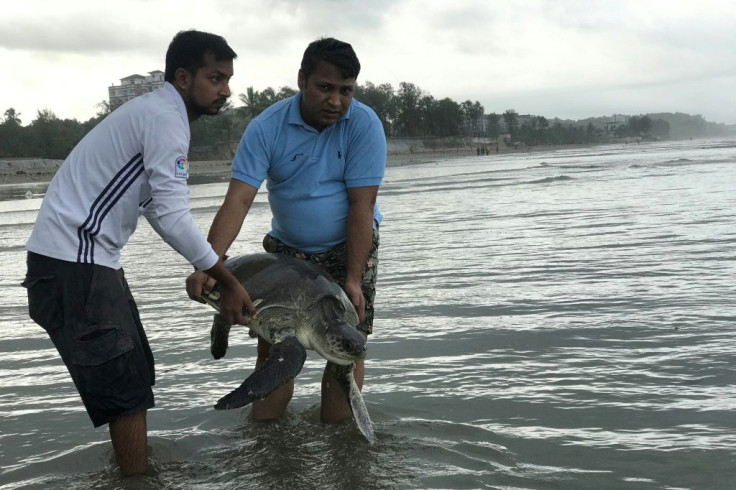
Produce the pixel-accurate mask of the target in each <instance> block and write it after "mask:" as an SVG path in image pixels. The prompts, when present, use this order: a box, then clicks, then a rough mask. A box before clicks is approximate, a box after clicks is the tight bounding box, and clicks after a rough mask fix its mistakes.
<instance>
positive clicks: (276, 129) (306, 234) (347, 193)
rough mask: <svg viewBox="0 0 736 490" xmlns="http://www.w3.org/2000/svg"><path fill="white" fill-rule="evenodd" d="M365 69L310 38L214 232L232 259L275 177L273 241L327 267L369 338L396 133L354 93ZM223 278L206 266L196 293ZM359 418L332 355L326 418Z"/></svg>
mask: <svg viewBox="0 0 736 490" xmlns="http://www.w3.org/2000/svg"><path fill="white" fill-rule="evenodd" d="M359 72H360V63H359V61H358V58H357V56H356V54H355V52H354V51H353V48H352V47H351V46H350V44H347V43H345V42H342V41H338V40H336V39H332V38H323V39H318V40H316V41H314V42H312V43H311V44H309V46H308V47H307V49H306V50H305V51H304V56H303V58H302V62H301V68H300V70H299V72H298V75H297V81H298V86H299V92H298V93H297V94H296V95H294V96H293V97H291V98H288V99H286V100H282V101H280V102H277V103H275V104H274V105H272V106H271V107H269V108H268V109H266V110H265V111H264V112H263V113H262V114H260V115H259V116H258V117H256V118H255V119H254V120H253V121H251V123H250V124H249V125H248V127H247V128H246V130H245V133H244V134H243V138H242V139H241V141H240V144H239V146H238V150H237V152H236V154H235V158H234V160H233V164H232V177H231V179H230V185H229V188H228V191H227V194H226V196H225V200H224V202H223V204H222V206H221V207H220V209H219V211H218V212H217V214H216V216H215V218H214V220H213V222H212V226H211V228H210V232H209V235H208V239H209V241H210V243H212V246H213V248H214V249H215V251H216V252H217V253H218V254H219V255H220V257H223V256H224V255H225V253H226V252H227V250H228V248H229V247H230V245H231V244H232V243H233V241H234V240H235V238H236V237H237V236H238V233H239V232H240V229H241V227H242V225H243V220H244V219H245V217H246V215H247V214H248V211H249V209H250V207H251V204H252V203H253V199H254V198H255V196H256V193H257V192H258V189H259V187H260V186H261V183H262V182H263V181H264V180H266V182H267V183H266V187H267V189H268V201H269V204H270V206H271V213H272V220H271V231H270V232H269V233H268V234H267V235H266V236H265V238H264V239H263V247H264V249H265V250H266V251H267V252H272V253H282V254H288V255H292V256H295V257H299V258H302V259H305V260H310V261H312V262H314V263H316V264H318V265H319V266H321V267H322V268H323V269H325V270H326V271H327V272H328V273H329V274H330V275H332V276H333V277H334V278H335V279H336V280H337V281H338V282H339V283H340V285H341V286H342V287H343V289H344V290H345V292H346V293H347V295H348V297H349V298H350V300H351V301H352V303H353V305H355V309H356V310H357V312H358V316H359V319H360V325H359V326H358V328H359V329H360V330H361V331H362V332H363V333H364V334H365V335H366V336H367V335H369V334H370V333H371V332H372V328H373V299H374V295H375V282H376V271H377V266H378V244H379V235H378V229H379V224H380V223H381V220H382V214H381V213H380V211H379V210H378V206H377V205H376V196H377V193H378V187H379V185H380V184H381V181H382V179H383V175H384V171H385V166H386V138H385V136H384V131H383V127H382V125H381V121H380V120H379V119H378V117H377V116H376V114H375V112H374V111H373V110H372V109H371V108H370V107H368V106H366V105H364V104H361V103H360V102H358V101H357V100H355V99H353V90H354V89H355V83H356V78H357V77H358V73H359ZM213 285H214V281H213V280H211V279H210V278H208V277H207V275H206V274H205V273H204V272H195V273H193V274H192V275H191V276H189V278H188V279H187V292H188V294H189V296H190V297H191V298H192V299H195V300H201V298H200V296H201V293H202V291H203V288H204V289H205V290H209V289H210V288H211V287H212V286H213ZM269 352H270V344H268V342H266V341H265V340H264V339H262V338H259V339H258V358H257V360H256V369H257V368H259V367H260V366H261V365H262V364H263V363H264V362H265V360H266V359H267V358H268V354H269ZM355 364H356V365H355V373H354V374H355V379H356V382H357V383H358V385H359V386H361V387H362V384H363V377H364V364H363V361H358V362H356V363H355ZM293 391H294V383H293V381H292V382H290V383H288V384H287V385H284V386H282V387H281V388H279V389H278V390H276V391H275V392H273V393H272V394H271V395H269V396H268V397H267V398H266V399H264V400H260V401H256V402H254V403H253V409H252V415H253V419H254V420H276V419H280V418H281V417H282V416H283V414H284V412H285V410H286V406H287V404H288V403H289V400H290V399H291V397H292V394H293ZM350 417H351V411H350V407H349V405H348V404H347V402H346V400H345V396H344V395H343V394H342V392H341V390H340V388H339V386H338V383H337V382H336V381H335V378H334V377H333V374H332V372H331V371H330V363H328V365H327V366H326V367H325V371H324V375H323V378H322V404H321V418H322V420H323V421H324V422H337V421H341V420H345V419H348V418H350Z"/></svg>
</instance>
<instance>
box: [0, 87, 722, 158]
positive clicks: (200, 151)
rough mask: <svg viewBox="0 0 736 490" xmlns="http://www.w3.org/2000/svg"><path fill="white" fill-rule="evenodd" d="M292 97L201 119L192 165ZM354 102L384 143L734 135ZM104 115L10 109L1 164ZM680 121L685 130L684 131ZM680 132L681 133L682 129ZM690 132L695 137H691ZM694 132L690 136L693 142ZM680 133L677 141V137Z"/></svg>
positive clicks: (660, 119) (638, 119) (252, 99)
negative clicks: (365, 110)
mask: <svg viewBox="0 0 736 490" xmlns="http://www.w3.org/2000/svg"><path fill="white" fill-rule="evenodd" d="M295 93H296V90H294V89H292V88H290V87H287V86H284V87H281V88H279V89H273V88H271V87H268V88H266V89H265V90H262V91H258V90H255V89H254V88H253V87H248V88H247V90H246V92H245V93H242V94H240V95H239V96H238V99H239V100H240V102H241V103H242V106H240V107H234V106H233V105H232V104H228V105H227V106H226V107H225V109H224V111H223V113H222V114H220V115H218V116H204V117H201V118H200V119H198V120H197V121H195V122H194V123H193V124H192V126H191V132H192V142H191V147H190V149H191V153H192V155H191V156H192V157H193V158H197V157H202V158H206V157H213V156H216V157H229V156H231V155H233V154H234V151H235V146H236V145H237V142H238V140H239V139H240V136H241V135H242V133H243V131H244V130H245V127H246V126H247V124H248V122H250V121H251V120H252V119H253V118H254V117H256V116H257V115H258V114H260V113H261V112H263V111H264V110H265V109H266V108H267V107H268V106H270V105H271V104H273V103H274V102H277V101H279V100H282V99H285V98H287V97H291V96H292V95H294V94H295ZM354 96H355V98H356V99H358V100H360V101H361V102H363V103H365V104H367V105H369V106H370V107H372V108H373V110H375V112H376V114H377V115H378V118H379V119H380V120H381V123H382V124H383V129H384V132H385V134H386V136H387V137H389V138H391V137H405V138H453V137H458V138H482V139H485V140H487V141H498V140H499V138H501V139H503V140H504V141H507V142H509V143H514V144H517V143H522V144H526V145H542V144H544V145H556V144H591V143H601V142H606V141H613V140H615V139H616V138H636V139H666V138H668V137H670V136H671V135H670V132H671V129H672V125H673V124H674V125H675V129H677V131H676V132H677V133H678V134H677V137H686V133H687V132H688V131H689V132H690V133H691V134H690V136H691V137H692V136H696V137H699V136H706V135H709V134H710V135H720V134H725V133H728V132H731V133H733V129H734V128H733V127H732V126H725V125H714V123H708V122H707V121H705V120H704V119H702V116H699V115H698V116H690V115H687V114H675V115H673V114H666V113H665V114H659V115H657V116H656V117H649V116H648V115H641V116H622V117H621V121H620V122H619V123H616V124H611V121H610V120H608V119H606V118H591V119H589V120H582V121H563V120H561V119H557V118H555V119H552V120H549V119H547V118H545V117H544V116H533V115H520V114H518V113H517V112H516V111H515V110H513V109H508V110H506V111H505V112H503V113H502V114H496V113H490V114H486V113H485V108H484V107H483V105H481V104H480V102H478V101H475V102H472V101H470V100H466V101H464V102H456V101H454V100H452V99H450V98H448V97H445V98H442V99H437V98H435V97H434V96H432V95H431V94H429V93H427V92H425V91H424V90H422V89H421V88H419V87H418V86H417V85H415V84H413V83H408V82H401V83H400V84H399V86H398V89H394V87H393V86H392V85H391V84H388V83H383V84H380V85H376V84H373V83H372V82H365V84H360V85H357V86H356V87H355V93H354ZM109 112H110V108H109V105H108V104H107V102H106V101H102V102H100V103H99V104H98V112H97V114H96V115H95V116H94V117H92V118H91V119H89V120H88V121H85V122H79V121H77V120H76V119H59V118H58V117H56V115H55V114H54V113H53V112H52V111H50V110H48V109H43V110H41V111H38V113H37V114H36V117H35V119H33V120H32V121H31V123H30V124H28V125H26V126H23V124H22V120H21V114H19V113H17V112H16V111H15V109H13V108H12V107H11V108H9V109H7V110H6V111H5V113H4V115H3V117H2V120H0V158H10V157H38V158H52V159H63V158H66V156H67V155H68V154H69V152H70V151H71V149H72V148H73V147H74V146H75V145H76V144H77V142H79V140H80V139H81V138H82V137H83V136H84V135H85V134H86V133H87V132H88V131H89V130H91V129H92V128H93V127H94V126H95V125H96V124H97V123H99V122H100V121H101V120H102V119H103V118H104V117H105V116H106V115H107V114H108V113H109ZM683 121H684V123H683ZM683 128H685V129H683ZM693 128H695V129H693ZM693 132H695V134H693ZM680 133H683V134H680Z"/></svg>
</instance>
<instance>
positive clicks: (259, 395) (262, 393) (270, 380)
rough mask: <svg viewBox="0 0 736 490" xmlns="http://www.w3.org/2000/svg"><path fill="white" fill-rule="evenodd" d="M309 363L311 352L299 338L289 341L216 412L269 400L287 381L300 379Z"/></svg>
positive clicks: (222, 400) (221, 402) (219, 403)
mask: <svg viewBox="0 0 736 490" xmlns="http://www.w3.org/2000/svg"><path fill="white" fill-rule="evenodd" d="M306 360H307V351H306V349H305V348H304V346H302V344H301V343H300V342H299V341H298V340H297V339H296V337H287V338H285V339H284V340H283V341H281V342H278V343H276V344H273V345H272V346H271V353H270V354H269V356H268V359H267V360H266V362H265V363H264V364H263V366H261V367H260V368H258V370H256V371H255V372H254V373H253V374H251V375H250V376H248V377H247V378H246V379H245V381H243V383H242V384H241V385H240V386H238V387H237V388H235V389H234V390H233V391H232V392H230V393H228V394H227V395H225V396H223V397H222V398H220V399H219V400H218V401H217V404H216V405H215V409H216V410H230V409H232V408H240V407H244V406H246V405H248V404H249V403H251V402H254V401H256V400H261V399H263V398H266V397H267V396H268V395H270V394H271V393H272V392H274V391H275V390H276V389H277V388H280V387H281V386H283V385H284V384H285V383H286V382H287V381H289V380H290V379H293V378H295V377H296V375H297V374H299V371H301V370H302V366H304V361H306Z"/></svg>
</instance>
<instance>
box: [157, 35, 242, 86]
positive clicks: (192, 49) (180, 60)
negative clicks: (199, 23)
mask: <svg viewBox="0 0 736 490" xmlns="http://www.w3.org/2000/svg"><path fill="white" fill-rule="evenodd" d="M208 54H212V55H214V57H215V60H217V61H229V60H233V59H235V58H237V57H238V55H237V54H235V51H233V49H232V48H231V47H230V46H229V45H228V44H227V41H225V38H224V37H222V36H218V35H217V34H210V33H209V32H202V31H195V30H193V29H192V30H189V31H179V32H178V33H177V34H176V36H174V39H172V40H171V43H169V49H168V50H167V51H166V71H165V72H164V80H166V81H167V82H169V83H173V82H174V73H176V70H177V69H179V68H184V69H185V70H186V71H188V72H189V73H191V74H192V75H195V74H196V73H197V70H199V69H200V68H202V67H203V66H204V65H205V61H204V58H205V56H206V55H208Z"/></svg>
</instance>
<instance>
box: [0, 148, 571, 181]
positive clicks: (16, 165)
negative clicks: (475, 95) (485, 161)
mask: <svg viewBox="0 0 736 490" xmlns="http://www.w3.org/2000/svg"><path fill="white" fill-rule="evenodd" d="M576 146H577V145H576ZM566 147H568V146H545V147H542V146H540V147H534V148H531V149H530V148H520V149H513V148H506V149H503V148H502V149H501V150H500V151H499V153H495V152H494V151H491V153H490V154H488V155H483V156H481V158H489V159H492V158H493V157H494V156H495V155H499V154H509V153H526V152H528V151H534V152H538V151H553V150H558V149H562V148H566ZM475 155H476V149H475V148H474V147H473V148H469V147H460V148H457V149H441V150H435V151H432V150H426V149H422V150H420V151H414V152H411V151H395V152H392V151H389V153H388V158H387V160H386V164H387V166H389V167H400V166H405V165H413V164H418V163H429V162H434V161H437V160H448V159H452V158H462V157H468V156H475ZM61 163H62V160H48V159H41V158H27V159H22V158H15V159H7V160H0V185H20V184H42V183H45V182H50V181H51V178H52V177H53V176H54V174H55V173H56V170H57V169H58V168H59V165H61ZM230 164H231V161H230V160H191V161H190V167H189V183H190V184H202V183H206V182H220V181H222V182H225V181H227V180H229V178H230Z"/></svg>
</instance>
